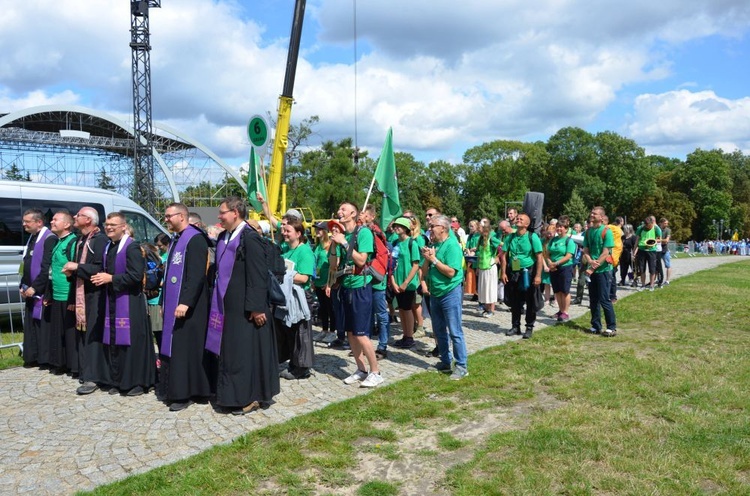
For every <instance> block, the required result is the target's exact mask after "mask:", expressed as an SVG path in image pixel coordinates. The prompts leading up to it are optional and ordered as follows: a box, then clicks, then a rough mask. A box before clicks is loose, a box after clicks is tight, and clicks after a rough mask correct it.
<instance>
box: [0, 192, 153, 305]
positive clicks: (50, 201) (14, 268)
mask: <svg viewBox="0 0 750 496" xmlns="http://www.w3.org/2000/svg"><path fill="white" fill-rule="evenodd" d="M84 206H87V207H93V208H94V209H96V211H97V212H99V222H100V223H102V224H103V223H104V219H105V218H106V217H107V214H109V213H111V212H118V211H119V212H123V213H124V214H125V217H126V218H127V220H128V224H130V226H131V227H132V228H133V233H134V236H133V237H134V239H135V240H136V241H138V242H149V243H153V241H154V237H155V236H156V235H157V234H159V233H166V232H167V231H166V230H165V229H164V228H163V227H162V226H161V224H159V223H158V222H157V221H156V220H155V219H154V218H153V217H151V216H150V215H149V214H148V213H146V211H145V210H143V209H142V208H141V207H139V206H138V204H136V203H135V202H133V201H132V200H129V199H128V198H125V197H124V196H122V195H119V194H117V193H115V192H113V191H107V190H104V189H96V188H84V187H78V186H60V185H57V184H35V183H31V182H24V181H1V180H0V306H2V305H5V304H7V303H18V302H20V295H19V293H18V284H19V277H18V269H19V267H20V265H21V259H22V257H23V248H24V246H25V245H26V241H27V240H28V234H27V233H26V231H24V230H23V226H22V225H21V219H22V217H23V213H24V212H25V211H26V210H28V209H30V208H38V209H40V210H41V211H42V212H43V213H44V223H45V225H46V226H48V227H49V221H50V220H51V219H52V216H53V215H54V214H55V213H56V212H58V211H60V210H67V211H68V212H70V213H71V214H76V213H77V212H78V210H80V209H81V207H84Z"/></svg>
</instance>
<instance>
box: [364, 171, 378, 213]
mask: <svg viewBox="0 0 750 496" xmlns="http://www.w3.org/2000/svg"><path fill="white" fill-rule="evenodd" d="M376 175H377V170H376V173H375V174H373V175H372V182H371V183H370V189H369V190H368V191H367V198H365V206H364V207H362V210H364V209H366V208H367V202H368V201H370V194H371V193H372V187H373V186H375V176H376Z"/></svg>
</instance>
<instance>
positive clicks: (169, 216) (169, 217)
mask: <svg viewBox="0 0 750 496" xmlns="http://www.w3.org/2000/svg"><path fill="white" fill-rule="evenodd" d="M175 215H182V212H177V213H176V214H164V218H165V219H167V220H169V219H171V218H172V217H174V216H175Z"/></svg>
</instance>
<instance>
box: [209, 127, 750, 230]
mask: <svg viewBox="0 0 750 496" xmlns="http://www.w3.org/2000/svg"><path fill="white" fill-rule="evenodd" d="M318 122H319V120H318V118H317V116H313V117H311V118H309V119H305V120H303V121H302V122H301V124H300V125H298V126H292V128H291V129H290V151H289V153H288V154H287V157H286V160H287V163H286V170H285V183H286V185H287V204H288V205H289V206H299V207H306V208H310V209H311V210H312V211H313V212H314V213H315V216H316V217H317V218H329V217H331V216H333V215H335V212H336V210H337V208H338V206H339V203H340V202H341V201H342V200H343V199H348V200H351V201H354V202H355V203H357V204H360V205H361V204H362V203H363V202H364V199H365V196H366V194H367V189H368V187H369V185H370V181H371V180H372V177H373V174H374V171H375V167H376V165H377V161H376V158H372V157H370V156H369V154H368V153H367V152H366V151H361V150H355V148H354V144H353V140H352V139H351V138H345V139H342V140H340V141H337V142H334V141H323V142H322V143H321V145H320V146H319V147H316V148H314V149H310V150H307V151H301V150H302V149H303V148H304V146H303V145H305V144H307V142H308V141H309V139H310V138H311V137H312V136H313V135H314V134H315V133H314V132H313V127H314V126H315V125H316V124H317V123H318ZM397 147H398V146H396V148H397ZM395 155H396V171H397V176H398V183H399V184H398V185H399V194H400V200H401V205H402V207H403V208H404V209H409V210H412V211H414V212H416V213H417V214H423V213H424V210H425V209H426V208H428V207H430V206H432V207H436V208H438V209H440V210H441V211H442V212H444V213H446V214H448V215H456V216H457V217H459V219H461V221H462V223H464V224H465V223H466V222H468V220H470V219H477V218H481V217H488V218H489V219H492V220H493V221H497V220H498V219H500V218H503V217H504V215H505V212H506V207H509V206H515V207H519V206H520V205H519V202H521V201H522V200H523V198H524V195H525V193H526V192H527V191H538V192H541V193H544V195H545V202H544V214H545V217H546V218H547V219H551V218H553V217H557V216H559V215H561V214H563V213H564V214H567V215H569V216H570V217H572V218H573V219H575V221H581V220H583V219H585V218H586V217H587V215H588V211H589V209H590V208H591V207H592V206H595V205H601V206H603V207H604V208H605V209H606V211H607V213H608V215H609V217H610V219H613V218H614V217H615V216H617V215H621V216H623V217H626V218H627V219H628V222H630V223H632V224H638V223H640V221H641V220H642V219H643V218H644V217H645V216H646V215H649V214H653V215H655V216H656V217H657V218H658V217H666V218H668V219H669V220H670V224H671V226H672V237H673V239H675V240H677V241H685V240H689V239H706V238H709V239H714V238H718V237H722V238H724V239H727V238H729V237H730V236H731V235H732V233H734V231H737V232H738V233H739V236H740V237H750V157H748V156H745V155H743V154H742V153H741V152H740V151H734V152H732V153H726V152H724V151H721V150H701V149H696V150H695V151H694V152H692V153H691V154H689V155H688V156H687V158H686V159H685V160H680V159H675V158H668V157H663V156H658V155H646V153H645V151H644V149H643V148H642V147H640V146H639V145H638V144H637V143H636V142H635V141H633V140H631V139H629V138H626V137H623V136H620V135H618V134H617V133H614V132H611V131H604V132H599V133H596V134H592V133H589V132H587V131H585V130H583V129H580V128H577V127H566V128H563V129H560V130H559V131H558V132H557V133H555V134H554V135H553V136H551V137H550V138H549V139H548V140H547V141H546V142H544V141H536V142H533V143H528V142H521V141H509V140H496V141H491V142H488V143H483V144H481V145H478V146H475V147H472V148H470V149H468V150H467V151H466V152H465V153H464V155H463V160H462V163H459V164H453V163H449V162H447V161H443V160H438V161H435V162H431V163H428V164H426V163H424V162H421V161H418V160H416V159H415V158H414V156H413V155H411V154H409V153H403V152H397V153H396V154H395ZM216 186H219V187H221V188H222V189H225V190H235V191H236V189H237V185H236V184H231V181H229V182H228V184H225V185H216ZM216 186H215V187H216ZM371 201H372V202H373V203H374V204H375V205H376V206H377V205H379V203H380V196H379V195H378V194H377V191H375V192H374V194H373V196H372V197H371ZM421 218H424V217H423V216H422V217H421ZM720 221H723V222H720ZM721 225H723V226H724V231H725V232H723V233H719V232H718V231H719V226H721Z"/></svg>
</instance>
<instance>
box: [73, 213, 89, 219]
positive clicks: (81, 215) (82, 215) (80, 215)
mask: <svg viewBox="0 0 750 496" xmlns="http://www.w3.org/2000/svg"><path fill="white" fill-rule="evenodd" d="M73 217H86V218H87V219H90V218H91V216H89V215H86V214H75V215H74V216H73Z"/></svg>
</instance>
